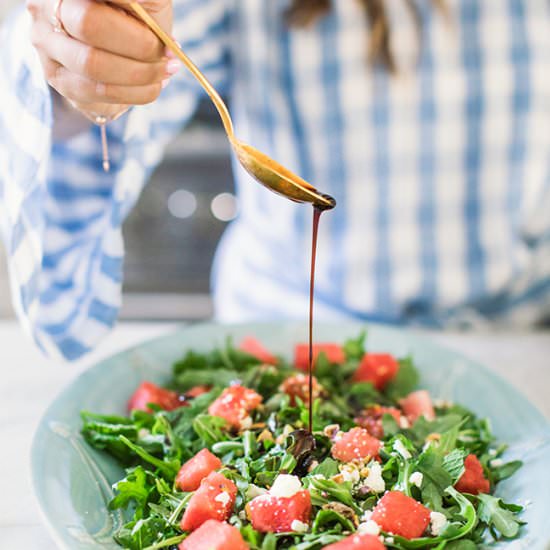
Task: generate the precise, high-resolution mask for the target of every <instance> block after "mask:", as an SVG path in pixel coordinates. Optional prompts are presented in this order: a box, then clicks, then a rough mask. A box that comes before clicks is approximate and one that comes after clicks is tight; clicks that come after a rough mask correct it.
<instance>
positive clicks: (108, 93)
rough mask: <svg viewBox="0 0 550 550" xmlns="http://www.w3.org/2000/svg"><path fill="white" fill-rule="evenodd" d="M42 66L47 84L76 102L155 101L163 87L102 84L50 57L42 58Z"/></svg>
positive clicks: (158, 85) (137, 102)
mask: <svg viewBox="0 0 550 550" xmlns="http://www.w3.org/2000/svg"><path fill="white" fill-rule="evenodd" d="M44 68H45V71H46V76H47V78H48V82H49V83H50V85H51V86H52V87H53V88H55V89H56V90H57V91H58V92H59V93H60V94H61V95H62V96H63V97H66V98H67V99H70V100H72V101H74V102H77V103H80V104H90V103H107V104H121V103H124V104H130V105H145V104H147V103H151V102H153V101H155V99H157V97H158V96H159V94H160V92H161V90H162V87H163V84H162V83H156V84H148V85H144V86H118V85H116V84H104V83H102V82H97V81H94V80H90V79H88V78H86V77H83V76H81V75H77V74H75V73H72V72H70V71H69V70H68V69H66V68H65V67H63V66H62V65H59V64H58V63H56V62H54V61H51V60H45V61H44Z"/></svg>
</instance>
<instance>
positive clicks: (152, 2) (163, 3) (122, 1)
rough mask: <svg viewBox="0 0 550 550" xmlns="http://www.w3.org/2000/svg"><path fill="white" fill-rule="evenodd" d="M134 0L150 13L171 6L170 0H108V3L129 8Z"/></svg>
mask: <svg viewBox="0 0 550 550" xmlns="http://www.w3.org/2000/svg"><path fill="white" fill-rule="evenodd" d="M133 2H136V3H137V4H141V6H142V7H143V8H144V9H146V10H147V11H148V12H150V13H158V12H161V11H164V10H167V9H170V8H171V5H172V2H171V0H109V3H111V4H114V5H117V6H120V7H122V8H124V9H129V6H130V4H132V3H133Z"/></svg>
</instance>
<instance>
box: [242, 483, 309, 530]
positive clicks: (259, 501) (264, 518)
mask: <svg viewBox="0 0 550 550" xmlns="http://www.w3.org/2000/svg"><path fill="white" fill-rule="evenodd" d="M246 513H247V515H248V518H249V519H250V522H251V523H252V527H254V529H256V531H260V532H261V533H286V532H291V531H296V532H302V531H304V530H307V528H308V525H309V522H310V520H311V496H310V494H309V491H306V490H302V491H298V492H297V493H295V494H294V495H292V496H290V497H279V496H275V495H270V494H269V493H267V494H265V495H260V496H258V497H256V498H254V499H252V500H251V501H250V502H249V503H248V504H247V505H246Z"/></svg>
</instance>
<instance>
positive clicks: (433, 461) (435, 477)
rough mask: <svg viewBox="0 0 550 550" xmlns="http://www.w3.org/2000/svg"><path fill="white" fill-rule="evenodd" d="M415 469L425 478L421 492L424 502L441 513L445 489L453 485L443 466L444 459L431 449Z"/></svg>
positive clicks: (421, 457) (419, 460) (427, 450)
mask: <svg viewBox="0 0 550 550" xmlns="http://www.w3.org/2000/svg"><path fill="white" fill-rule="evenodd" d="M415 468H416V469H417V470H418V471H419V472H421V473H422V475H423V476H424V479H423V482H422V487H421V492H422V500H423V501H424V502H425V503H426V504H427V505H428V506H429V507H430V508H432V509H433V510H436V511H441V509H442V506H443V494H444V493H445V489H447V487H450V486H451V485H452V484H453V479H452V477H451V475H450V474H449V472H448V471H447V470H446V469H445V467H444V465H443V458H442V457H441V455H440V454H439V453H437V452H436V451H435V450H434V449H432V448H431V447H428V449H426V450H425V451H424V452H423V453H422V454H421V455H420V456H419V457H418V460H417V462H416V466H415Z"/></svg>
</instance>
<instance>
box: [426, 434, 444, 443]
mask: <svg viewBox="0 0 550 550" xmlns="http://www.w3.org/2000/svg"><path fill="white" fill-rule="evenodd" d="M440 439H441V434H438V433H431V434H428V435H427V436H426V441H439V440H440Z"/></svg>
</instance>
